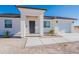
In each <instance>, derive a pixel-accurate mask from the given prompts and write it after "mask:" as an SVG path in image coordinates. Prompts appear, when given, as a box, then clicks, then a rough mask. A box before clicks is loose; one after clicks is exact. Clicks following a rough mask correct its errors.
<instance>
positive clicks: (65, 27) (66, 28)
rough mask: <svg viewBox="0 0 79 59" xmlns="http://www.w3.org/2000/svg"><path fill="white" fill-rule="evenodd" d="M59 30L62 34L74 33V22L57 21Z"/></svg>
mask: <svg viewBox="0 0 79 59" xmlns="http://www.w3.org/2000/svg"><path fill="white" fill-rule="evenodd" d="M57 21H58V23H57V25H56V26H57V28H58V29H59V31H61V32H65V33H70V32H71V31H72V21H65V20H64V19H57Z"/></svg>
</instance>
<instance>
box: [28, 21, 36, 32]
mask: <svg viewBox="0 0 79 59" xmlns="http://www.w3.org/2000/svg"><path fill="white" fill-rule="evenodd" d="M29 31H30V33H35V21H29Z"/></svg>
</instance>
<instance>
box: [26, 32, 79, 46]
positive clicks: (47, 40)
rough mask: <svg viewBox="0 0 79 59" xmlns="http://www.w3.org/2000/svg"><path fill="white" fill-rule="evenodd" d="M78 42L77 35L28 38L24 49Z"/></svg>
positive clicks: (67, 34)
mask: <svg viewBox="0 0 79 59" xmlns="http://www.w3.org/2000/svg"><path fill="white" fill-rule="evenodd" d="M74 41H79V33H66V34H65V33H63V34H62V37H28V38H27V42H26V47H31V46H38V45H47V44H56V43H64V42H74Z"/></svg>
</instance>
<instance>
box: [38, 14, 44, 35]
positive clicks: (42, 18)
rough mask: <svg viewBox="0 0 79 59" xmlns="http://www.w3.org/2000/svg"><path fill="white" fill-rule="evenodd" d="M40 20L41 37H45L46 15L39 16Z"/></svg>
mask: <svg viewBox="0 0 79 59" xmlns="http://www.w3.org/2000/svg"><path fill="white" fill-rule="evenodd" d="M39 19H40V36H43V35H44V27H43V25H44V24H43V23H44V15H43V14H41V15H40V16H39Z"/></svg>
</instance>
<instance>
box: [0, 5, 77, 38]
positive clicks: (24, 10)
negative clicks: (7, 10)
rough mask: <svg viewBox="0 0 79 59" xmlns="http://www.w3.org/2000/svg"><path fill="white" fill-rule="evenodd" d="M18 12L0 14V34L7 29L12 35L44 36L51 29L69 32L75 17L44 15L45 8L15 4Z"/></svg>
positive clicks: (72, 28)
mask: <svg viewBox="0 0 79 59" xmlns="http://www.w3.org/2000/svg"><path fill="white" fill-rule="evenodd" d="M17 8H18V10H19V11H20V14H0V35H3V33H4V32H5V31H9V32H10V35H12V36H20V37H23V38H24V37H27V36H44V35H45V34H46V33H48V32H49V31H50V30H52V29H57V30H58V31H60V32H62V31H63V32H64V33H71V32H73V31H74V26H73V23H74V21H75V20H76V19H75V18H65V17H58V16H44V13H45V12H46V9H37V8H28V7H21V6H17Z"/></svg>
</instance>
